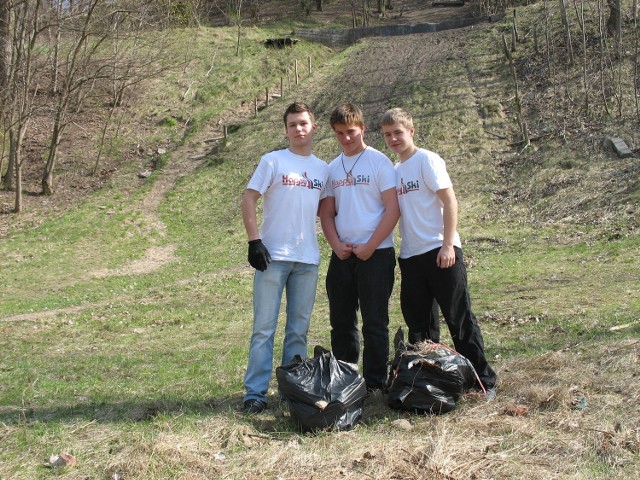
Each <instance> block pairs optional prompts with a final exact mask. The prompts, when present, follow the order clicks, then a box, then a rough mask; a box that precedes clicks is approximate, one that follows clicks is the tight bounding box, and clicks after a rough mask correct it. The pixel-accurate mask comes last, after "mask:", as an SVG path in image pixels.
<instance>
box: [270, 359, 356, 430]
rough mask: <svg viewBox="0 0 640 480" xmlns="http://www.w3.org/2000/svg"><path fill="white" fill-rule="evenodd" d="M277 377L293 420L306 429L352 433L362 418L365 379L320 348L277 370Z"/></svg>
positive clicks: (352, 367) (354, 368)
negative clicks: (351, 430) (309, 356)
mask: <svg viewBox="0 0 640 480" xmlns="http://www.w3.org/2000/svg"><path fill="white" fill-rule="evenodd" d="M276 378H277V380H278V387H279V390H280V395H282V397H284V399H285V400H286V401H287V403H288V404H289V412H290V414H291V418H292V419H293V420H294V421H296V422H297V423H298V424H299V425H300V426H301V427H303V429H305V430H321V429H336V430H350V429H351V428H353V427H354V426H355V425H356V423H358V422H359V421H360V418H361V417H362V412H363V404H364V399H365V397H366V396H367V388H366V385H365V382H364V378H363V377H362V376H361V375H360V374H359V373H358V370H357V368H356V367H355V366H353V365H351V364H349V363H346V362H343V361H341V360H338V359H336V357H335V356H334V355H333V353H332V352H330V351H328V350H325V349H323V348H321V347H316V349H315V355H314V357H313V358H307V359H301V358H300V357H297V358H296V360H295V361H294V362H293V363H290V364H288V365H282V366H280V367H277V368H276Z"/></svg>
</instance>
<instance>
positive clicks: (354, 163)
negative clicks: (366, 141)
mask: <svg viewBox="0 0 640 480" xmlns="http://www.w3.org/2000/svg"><path fill="white" fill-rule="evenodd" d="M366 151H367V147H364V150H362V152H360V155H358V158H356V161H355V162H353V165H352V166H351V168H350V169H349V171H348V172H347V169H346V167H345V166H344V152H342V154H341V157H340V162H341V163H342V169H343V170H344V173H345V174H346V175H347V178H350V177H353V175H352V173H351V172H353V169H354V168H355V166H356V163H358V160H360V157H361V156H362V154H363V153H364V152H366Z"/></svg>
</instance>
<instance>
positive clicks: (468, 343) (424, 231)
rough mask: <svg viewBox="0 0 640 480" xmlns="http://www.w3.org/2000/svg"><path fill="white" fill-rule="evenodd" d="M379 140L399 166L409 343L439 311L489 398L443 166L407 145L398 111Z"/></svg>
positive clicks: (409, 125) (387, 117) (406, 119)
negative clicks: (433, 308) (434, 309)
mask: <svg viewBox="0 0 640 480" xmlns="http://www.w3.org/2000/svg"><path fill="white" fill-rule="evenodd" d="M380 125H381V127H382V132H383V135H384V140H385V142H386V144H387V146H388V147H389V148H390V149H391V150H393V151H394V152H395V153H396V154H397V155H398V159H399V160H400V161H399V163H397V164H396V166H395V170H396V188H397V194H398V202H399V205H400V212H401V215H402V216H401V218H400V236H401V237H402V244H401V247H400V258H399V260H398V263H399V265H400V272H401V275H402V281H401V285H400V305H401V308H402V315H403V317H404V320H405V322H406V324H407V326H408V327H409V341H410V342H417V341H422V340H427V339H429V338H430V337H431V336H433V334H431V333H430V332H434V331H437V330H434V326H433V325H431V322H432V318H433V315H432V314H431V313H430V311H431V306H432V303H433V300H434V299H435V300H436V301H437V302H438V304H439V305H440V309H441V311H442V314H443V316H444V319H445V321H446V323H447V326H448V327H449V332H450V333H451V337H452V340H453V343H454V345H455V348H456V350H457V351H458V352H459V353H460V354H462V355H463V356H465V357H466V358H467V359H468V360H469V361H470V362H471V363H472V365H473V366H474V368H475V370H476V372H477V374H478V377H479V378H480V380H481V382H482V385H481V386H480V387H481V388H482V389H483V390H485V391H486V399H487V400H491V399H493V398H494V397H495V384H496V374H495V372H494V371H493V369H492V368H491V367H490V366H489V364H488V363H487V360H486V358H485V353H484V341H483V339H482V333H481V332H480V326H479V325H478V322H477V320H476V317H475V316H474V315H473V313H472V311H471V301H470V298H469V290H468V286H467V273H466V269H465V266H464V263H463V257H462V245H461V243H460V236H459V235H458V232H457V231H456V228H457V221H458V203H457V200H456V196H455V193H454V191H453V185H452V183H451V179H450V178H449V174H448V173H447V170H446V166H445V163H444V160H443V159H442V158H441V157H440V156H439V155H438V154H436V153H434V152H431V151H428V150H425V149H422V148H418V147H416V146H415V145H414V143H413V134H414V127H413V120H412V118H411V115H410V114H409V113H407V112H406V111H404V110H402V109H400V108H392V109H390V110H388V111H387V112H386V113H385V114H384V116H383V117H382V120H381V122H380Z"/></svg>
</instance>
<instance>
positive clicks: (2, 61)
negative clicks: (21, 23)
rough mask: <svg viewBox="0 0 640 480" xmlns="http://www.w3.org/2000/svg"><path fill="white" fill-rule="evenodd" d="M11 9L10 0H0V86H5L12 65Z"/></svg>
mask: <svg viewBox="0 0 640 480" xmlns="http://www.w3.org/2000/svg"><path fill="white" fill-rule="evenodd" d="M10 25H11V9H10V8H9V0H0V88H5V87H6V85H7V81H8V79H9V68H10V66H11V28H10Z"/></svg>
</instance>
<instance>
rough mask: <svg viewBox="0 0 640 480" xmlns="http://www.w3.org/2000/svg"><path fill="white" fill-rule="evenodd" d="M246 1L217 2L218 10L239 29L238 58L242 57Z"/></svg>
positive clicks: (226, 0)
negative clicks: (241, 42) (241, 40)
mask: <svg viewBox="0 0 640 480" xmlns="http://www.w3.org/2000/svg"><path fill="white" fill-rule="evenodd" d="M244 3H245V0H217V1H216V2H215V5H216V8H217V9H218V10H219V11H220V13H222V15H224V17H225V18H226V19H227V22H229V24H231V25H235V27H236V28H237V32H238V35H237V41H236V57H237V56H238V55H240V38H241V37H242V20H243V18H242V15H243V6H244Z"/></svg>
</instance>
